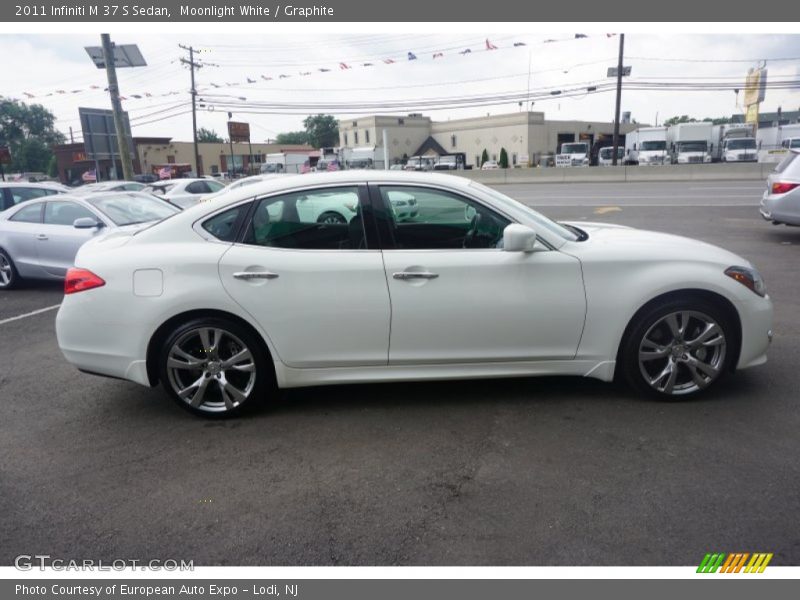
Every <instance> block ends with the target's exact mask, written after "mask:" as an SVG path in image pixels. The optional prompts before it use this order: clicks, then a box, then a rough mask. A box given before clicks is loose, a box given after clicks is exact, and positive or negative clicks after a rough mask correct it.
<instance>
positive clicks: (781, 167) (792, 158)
mask: <svg viewBox="0 0 800 600" xmlns="http://www.w3.org/2000/svg"><path fill="white" fill-rule="evenodd" d="M798 156H800V154H798V153H797V152H790V153H789V156H787V157H786V158H784V159H783V160H782V161H781V162H779V163H778V166H777V167H775V173H783V172H786V174H787V175H800V168H799V167H798V165H800V163H798V162H797V157H798Z"/></svg>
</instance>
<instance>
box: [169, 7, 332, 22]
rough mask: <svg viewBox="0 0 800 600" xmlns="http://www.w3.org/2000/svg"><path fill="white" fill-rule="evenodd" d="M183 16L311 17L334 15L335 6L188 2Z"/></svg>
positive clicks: (220, 17)
mask: <svg viewBox="0 0 800 600" xmlns="http://www.w3.org/2000/svg"><path fill="white" fill-rule="evenodd" d="M180 10H181V14H180V16H182V17H215V18H217V19H224V18H225V17H236V16H238V17H272V18H274V19H279V18H281V17H294V18H298V17H299V18H306V19H307V18H311V17H332V16H333V8H331V7H328V6H324V5H315V6H295V5H293V4H285V5H283V6H282V5H280V4H278V5H277V6H275V7H271V6H263V5H260V4H241V5H233V4H216V5H212V6H189V5H187V4H184V5H181V7H180Z"/></svg>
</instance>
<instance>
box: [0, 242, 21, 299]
mask: <svg viewBox="0 0 800 600" xmlns="http://www.w3.org/2000/svg"><path fill="white" fill-rule="evenodd" d="M21 280H22V278H21V277H20V276H19V273H17V267H16V266H15V265H14V261H13V260H11V257H10V256H9V255H8V253H7V252H6V251H5V250H3V249H2V248H0V290H13V289H14V288H15V287H17V286H18V285H19V284H20V282H21Z"/></svg>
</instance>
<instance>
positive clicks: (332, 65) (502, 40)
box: [0, 25, 800, 141]
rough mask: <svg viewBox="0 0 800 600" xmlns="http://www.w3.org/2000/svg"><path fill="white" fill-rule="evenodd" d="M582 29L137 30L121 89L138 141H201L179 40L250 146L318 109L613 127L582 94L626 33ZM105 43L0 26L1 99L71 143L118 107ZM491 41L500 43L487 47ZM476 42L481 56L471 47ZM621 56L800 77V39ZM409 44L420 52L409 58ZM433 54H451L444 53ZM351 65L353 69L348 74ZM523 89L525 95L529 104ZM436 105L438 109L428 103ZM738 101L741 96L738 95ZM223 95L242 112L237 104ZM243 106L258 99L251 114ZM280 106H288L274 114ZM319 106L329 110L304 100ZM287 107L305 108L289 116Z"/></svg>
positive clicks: (689, 44) (208, 105)
mask: <svg viewBox="0 0 800 600" xmlns="http://www.w3.org/2000/svg"><path fill="white" fill-rule="evenodd" d="M487 27H491V26H490V25H487ZM576 33H579V32H578V31H575V30H562V31H552V32H547V33H546V34H544V33H542V32H537V33H530V32H529V31H528V32H526V30H525V27H524V26H520V30H519V33H515V32H514V31H509V30H503V31H502V32H497V33H492V31H487V32H486V33H475V32H462V33H453V34H441V33H438V34H437V33H413V32H409V33H392V34H387V33H354V34H350V35H330V34H315V35H298V34H296V33H294V34H291V35H274V34H270V35H230V34H208V33H205V34H195V35H192V34H184V33H175V34H163V33H160V34H158V35H154V34H147V33H141V32H138V31H137V32H135V33H133V34H129V35H127V34H124V33H115V34H114V35H113V36H112V38H113V40H114V41H115V42H116V43H118V44H126V43H135V44H137V45H138V46H139V48H140V49H141V51H142V54H143V55H144V57H145V59H146V61H147V63H148V64H147V66H146V67H140V68H135V69H120V70H118V76H119V84H120V92H121V94H122V95H123V96H124V97H125V98H126V100H124V101H123V108H124V109H125V110H127V111H128V112H129V115H130V118H131V123H132V129H133V134H134V135H135V136H165V137H172V138H173V139H174V140H191V135H192V122H191V114H190V113H189V109H190V95H189V89H190V73H189V70H188V69H187V68H186V67H185V66H184V65H183V64H181V62H180V58H181V57H186V56H187V55H188V53H187V52H185V51H184V50H182V49H181V48H180V47H179V44H182V45H184V46H188V45H192V46H194V47H196V48H198V49H201V50H202V52H200V54H199V55H198V58H199V59H200V60H201V61H202V62H204V63H206V66H205V67H203V68H201V69H200V70H198V71H197V74H196V77H197V88H198V98H199V99H201V101H200V104H201V105H202V106H201V107H200V108H199V110H198V114H197V125H198V127H205V128H208V129H213V130H215V131H217V132H218V133H219V134H220V135H222V136H223V137H225V135H226V121H227V120H228V115H227V112H228V110H231V111H232V112H233V119H234V120H237V121H246V122H249V123H250V126H251V137H252V141H265V140H267V139H272V138H274V137H275V136H276V135H277V134H278V133H280V132H285V131H295V130H300V129H302V121H303V118H304V117H305V116H306V115H307V114H309V113H310V112H314V113H316V112H326V113H330V114H334V115H335V116H336V117H337V118H348V119H349V118H355V117H357V116H359V115H368V114H397V115H403V114H407V113H409V112H422V113H423V114H425V115H427V116H430V117H432V118H433V119H434V120H437V121H446V120H448V119H456V118H462V117H471V116H480V115H485V114H493V115H495V114H502V113H509V112H517V111H519V110H524V109H525V108H530V109H531V110H535V111H543V112H544V113H545V118H547V119H552V120H567V119H586V120H598V121H606V120H607V121H612V120H613V118H614V103H615V94H614V92H613V91H608V92H599V91H598V92H585V90H586V88H587V87H590V86H597V85H601V86H602V85H604V84H606V85H607V84H608V83H610V82H612V81H613V80H610V79H608V78H607V77H606V70H607V68H608V67H611V66H615V65H616V63H617V54H618V51H619V37H618V36H616V35H614V36H610V37H609V36H607V35H606V34H602V33H592V34H588V37H586V38H578V39H576V38H575V34H576ZM99 38H100V36H99V35H98V34H93V33H92V34H90V33H86V34H75V35H53V34H46V35H45V34H43V35H9V34H0V55H2V56H4V57H7V58H6V60H5V61H4V66H3V75H2V84H0V94H2V95H3V96H4V97H10V98H16V99H19V100H21V101H24V102H27V103H30V104H32V103H39V104H43V105H44V106H45V107H47V108H48V109H50V110H51V111H52V112H53V113H54V114H55V115H56V118H57V127H58V129H59V130H61V131H63V132H64V133H65V134H66V135H67V136H68V137H69V128H70V127H72V128H73V136H74V139H75V140H76V141H79V140H80V139H81V134H80V121H79V119H78V107H79V106H86V107H93V108H110V102H109V99H108V95H107V93H105V92H103V88H104V87H106V85H107V81H106V79H105V71H104V70H100V69H97V68H96V67H95V66H94V65H93V64H92V62H91V60H90V59H89V57H88V55H87V54H86V51H85V50H84V47H85V46H97V45H99V44H100V39H99ZM487 40H488V43H489V44H490V45H491V46H496V48H497V49H492V50H487ZM549 40H553V41H549ZM515 44H516V46H515ZM522 44H524V45H522ZM466 49H470V50H471V52H469V53H466V54H461V52H463V51H464V50H466ZM624 50H625V52H624V54H625V60H624V64H625V65H626V66H630V67H631V69H632V73H631V76H630V77H629V78H625V85H626V86H635V85H636V84H637V82H639V83H640V82H643V81H648V82H669V81H678V80H680V81H685V82H692V83H704V82H705V83H707V82H725V83H731V84H733V83H737V82H741V83H742V85H743V83H744V77H745V74H746V72H747V69H748V68H750V67H754V66H757V65H758V64H759V62H758V61H760V60H766V61H767V68H768V69H769V80H770V81H779V80H787V81H790V80H795V81H800V35H767V34H754V35H731V34H724V35H713V34H708V35H700V34H681V35H653V34H646V33H638V34H637V33H632V34H628V35H626V36H625V49H624ZM409 52H412V53H413V54H414V55H415V56H416V57H417V58H416V60H408V53H409ZM435 54H441V56H437V57H436V58H434V55H435ZM8 57H18V58H19V60H8ZM778 59H790V60H778ZM386 60H393V61H394V62H391V63H387V62H384V61H386ZM341 63H344V64H345V65H347V66H348V67H349V68H346V69H345V68H342V67H341ZM365 63H369V65H370V66H364V64H365ZM281 75H283V76H284V77H283V78H281ZM248 80H249V81H248ZM90 86H94V88H92V87H90ZM214 86H219V87H214ZM58 90H61V91H62V92H64V93H59V92H58ZM556 90H562V92H563V93H566V91H567V90H580V91H581V94H580V95H579V96H576V97H559V96H558V95H551V94H550V92H552V91H556ZM73 92H74V93H73ZM146 94H150V97H148V96H146ZM500 94H509V95H510V94H515V95H517V96H515V99H514V101H512V102H506V103H502V104H494V105H491V106H472V107H463V108H462V107H456V106H454V105H453V102H452V100H451V99H453V98H459V99H463V98H464V97H475V96H486V95H500ZM134 95H138V96H141V98H135V97H134ZM31 96H33V97H31ZM517 97H519V98H524V100H525V101H524V103H523V105H522V106H520V105H519V100H517V99H516V98H517ZM240 98H245V99H246V100H240ZM434 100H435V103H436V104H437V106H438V107H439V109H437V110H431V109H430V103H431V102H432V101H434ZM741 100H742V94H741V93H740V94H739V95H738V102H739V103H741ZM531 101H533V102H534V104H533V105H530V102H531ZM390 102H393V103H397V102H403V103H404V106H403V107H400V108H397V109H392V110H385V109H382V108H381V106H383V105H385V104H387V103H390ZM226 103H234V104H236V105H237V107H236V108H228V107H226V106H225V104H226ZM243 103H247V104H250V105H256V107H250V108H246V107H244V106H242V104H243ZM275 104H281V105H283V106H284V107H282V108H274V105H275ZM309 104H311V105H314V107H315V108H318V109H319V110H313V111H311V110H308V109H306V108H302V107H305V106H308V105H309ZM265 105H272V106H273V107H270V108H267V107H266V106H265ZM293 105H300V106H301V108H299V109H297V108H293ZM426 105H428V106H426ZM778 106H781V107H782V108H783V110H785V111H788V110H798V109H800V89H798V88H795V89H768V90H767V95H766V99H765V102H764V104H762V107H761V110H762V112H767V111H774V110H775V109H776V108H777V107H778ZM622 110H623V111H629V112H631V115H632V118H633V119H635V120H636V121H637V122H639V123H647V124H655V123H656V122H659V123H660V122H663V120H664V119H666V118H669V117H671V116H674V115H683V114H687V115H690V116H693V117H696V118H703V117H718V116H730V115H731V114H734V113H740V112H743V111H742V107H741V105H740V104H739V105H738V106H737V95H736V94H735V93H734V91H733V90H731V89H727V90H717V91H677V90H673V89H659V90H634V89H625V88H623V95H622ZM248 111H258V112H259V113H260V114H253V113H252V112H250V113H248ZM287 112H290V113H295V114H280V113H287Z"/></svg>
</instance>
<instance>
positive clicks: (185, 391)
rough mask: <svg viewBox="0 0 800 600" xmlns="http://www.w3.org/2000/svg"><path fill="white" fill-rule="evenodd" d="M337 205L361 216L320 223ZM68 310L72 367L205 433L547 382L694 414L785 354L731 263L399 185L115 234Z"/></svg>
mask: <svg viewBox="0 0 800 600" xmlns="http://www.w3.org/2000/svg"><path fill="white" fill-rule="evenodd" d="M395 197H402V198H409V197H413V198H414V200H415V201H416V206H417V215H416V216H415V217H414V218H413V219H410V220H399V219H397V218H396V217H395V213H394V210H393V208H392V200H393V199H394V198H395ZM332 198H335V199H336V201H337V202H340V203H341V202H345V203H347V204H349V205H352V206H353V207H354V208H355V210H354V211H352V213H353V214H352V215H351V216H349V217H348V218H347V219H345V222H329V221H325V220H322V221H320V220H318V219H315V218H313V215H316V214H317V213H318V212H319V211H317V210H315V206H317V205H324V204H326V203H329V202H330V201H331V199H332ZM308 215H312V216H311V217H309V216H308ZM65 292H66V295H65V298H64V301H63V303H62V305H61V308H60V310H59V312H58V317H57V321H56V326H57V327H56V329H57V333H58V342H59V345H60V347H61V350H62V352H63V353H64V356H66V358H67V360H69V361H70V362H71V363H73V364H74V365H76V366H77V367H78V368H79V369H81V370H83V371H87V372H90V373H95V374H100V375H107V376H112V377H119V378H124V379H128V380H130V381H134V382H136V383H140V384H142V385H146V386H153V385H156V384H157V383H161V384H162V385H163V386H164V387H165V388H166V389H167V390H168V392H169V394H170V395H171V396H172V397H173V398H174V399H175V400H176V401H177V402H178V403H179V404H180V405H181V406H183V407H185V408H187V409H189V410H190V411H192V412H195V413H198V414H202V415H207V416H221V415H228V414H232V413H235V412H237V411H239V410H241V409H243V408H246V407H249V406H251V405H254V404H255V403H256V401H258V400H261V399H263V398H268V397H269V396H270V394H271V393H273V391H274V389H275V387H276V386H277V387H282V388H289V387H297V386H307V385H319V384H335V383H353V382H378V381H408V380H433V379H460V378H486V377H508V376H530V375H578V376H583V377H593V378H596V379H600V380H603V381H610V380H612V379H613V378H614V377H615V376H618V377H621V378H624V379H625V380H627V382H628V383H629V384H631V385H632V386H633V387H634V388H636V389H638V390H641V391H643V392H647V393H651V394H653V395H655V396H656V397H660V398H663V399H677V398H683V397H689V396H692V395H694V394H697V393H698V392H701V391H704V390H706V389H707V388H709V387H710V386H712V385H713V384H715V383H716V382H717V381H718V380H719V378H720V377H722V376H723V375H724V374H725V373H726V372H728V371H732V370H735V369H743V368H747V367H751V366H754V365H759V364H762V363H763V362H765V361H766V350H767V347H768V345H769V342H770V339H771V336H772V332H771V326H772V303H771V301H770V299H769V297H768V296H767V294H766V290H765V286H764V282H763V280H762V279H761V277H760V275H759V274H758V272H757V271H756V270H755V268H754V267H753V266H752V265H751V264H750V263H749V262H748V261H747V260H745V259H743V258H741V257H739V256H736V255H735V254H732V253H730V252H728V251H726V250H722V249H721V248H717V247H715V246H711V245H709V244H705V243H701V242H698V241H695V240H691V239H687V238H682V237H677V236H674V235H668V234H664V233H656V232H652V231H640V230H636V229H631V228H628V227H621V226H614V225H607V224H594V223H580V224H568V223H565V224H559V223H555V222H553V221H551V220H549V219H547V218H545V217H544V216H542V215H541V214H539V213H537V212H536V211H534V210H532V209H530V208H528V207H526V206H524V205H522V204H520V203H518V202H517V201H515V200H512V199H511V198H508V197H507V196H505V195H503V194H501V193H499V192H498V191H495V190H493V189H490V188H488V187H485V186H483V185H481V184H478V183H475V182H472V181H469V180H467V179H462V178H459V177H453V176H450V175H436V174H425V173H405V172H397V171H385V172H380V171H344V172H334V173H316V174H309V175H305V176H303V177H287V178H279V179H271V180H268V181H264V182H262V183H258V184H254V185H251V186H245V187H243V188H240V189H238V190H231V191H230V192H229V193H225V194H223V195H221V196H219V197H217V198H215V200H214V201H213V202H208V203H203V204H200V205H198V206H195V207H192V208H189V209H188V210H186V211H184V212H182V213H179V214H176V215H174V216H172V217H169V218H168V219H165V220H164V221H161V222H160V223H158V224H156V225H153V226H151V227H148V228H145V229H143V230H138V231H135V232H128V231H121V230H119V231H113V232H109V233H107V234H105V235H101V236H98V237H97V238H95V239H92V240H91V241H89V242H87V243H86V244H85V245H84V246H83V247H82V248H81V249H80V251H79V252H78V255H77V257H76V259H75V267H74V268H73V269H71V270H70V271H69V272H68V274H67V278H66V282H65Z"/></svg>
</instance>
